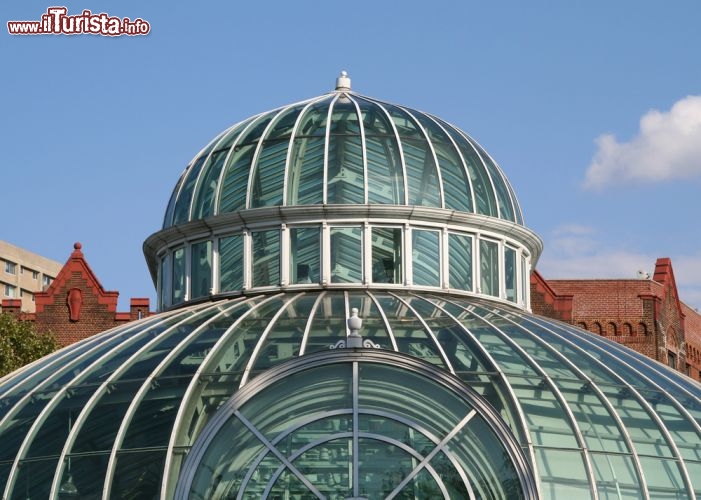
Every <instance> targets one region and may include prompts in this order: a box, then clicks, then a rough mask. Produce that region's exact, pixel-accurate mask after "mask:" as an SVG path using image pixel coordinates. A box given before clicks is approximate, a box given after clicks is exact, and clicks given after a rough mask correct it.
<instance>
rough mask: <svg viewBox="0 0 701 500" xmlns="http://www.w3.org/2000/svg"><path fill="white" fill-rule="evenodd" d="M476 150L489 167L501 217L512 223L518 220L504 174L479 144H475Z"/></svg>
mask: <svg viewBox="0 0 701 500" xmlns="http://www.w3.org/2000/svg"><path fill="white" fill-rule="evenodd" d="M475 148H476V149H477V151H479V153H480V155H481V156H482V159H483V160H484V164H485V165H486V167H487V171H488V172H489V175H490V176H491V177H492V182H493V184H494V187H495V189H496V192H497V200H498V202H499V217H500V218H502V219H506V220H510V221H512V222H513V221H515V220H516V219H515V217H514V207H513V205H512V203H511V202H512V200H511V197H510V196H509V195H510V192H509V191H508V190H507V189H506V184H505V183H506V181H505V179H504V176H503V174H502V173H501V171H500V170H499V167H497V166H496V165H495V164H494V162H493V161H492V159H491V158H490V157H489V155H488V154H487V153H486V152H485V150H484V149H482V148H481V147H480V145H479V144H477V143H475Z"/></svg>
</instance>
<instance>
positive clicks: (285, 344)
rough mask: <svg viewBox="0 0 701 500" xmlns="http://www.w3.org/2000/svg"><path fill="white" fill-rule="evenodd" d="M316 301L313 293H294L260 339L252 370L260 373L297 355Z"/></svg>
mask: <svg viewBox="0 0 701 500" xmlns="http://www.w3.org/2000/svg"><path fill="white" fill-rule="evenodd" d="M315 302H316V297H315V296H313V295H296V296H295V299H294V300H292V301H290V302H289V303H288V304H287V305H286V306H285V310H284V311H283V312H282V314H280V316H278V318H277V320H276V321H275V324H273V325H272V326H271V328H270V331H269V332H268V335H267V336H266V337H265V340H264V341H262V344H261V347H260V350H259V351H258V356H257V357H256V359H255V361H254V363H253V372H254V374H256V373H261V372H263V371H265V370H267V369H268V368H270V367H272V366H274V365H276V364H278V363H281V362H283V361H285V360H287V359H290V358H293V357H296V356H299V351H300V346H301V344H302V336H303V335H304V327H305V326H306V322H307V318H308V317H309V315H310V314H311V311H312V307H313V306H314V303H315Z"/></svg>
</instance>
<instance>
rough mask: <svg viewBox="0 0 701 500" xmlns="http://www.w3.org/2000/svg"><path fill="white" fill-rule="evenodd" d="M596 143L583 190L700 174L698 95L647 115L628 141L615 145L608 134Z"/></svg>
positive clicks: (614, 140)
mask: <svg viewBox="0 0 701 500" xmlns="http://www.w3.org/2000/svg"><path fill="white" fill-rule="evenodd" d="M595 142H596V144H597V146H598V150H597V152H596V154H595V155H594V159H593V160H592V162H591V164H590V165H589V167H588V169H587V172H586V179H585V182H584V187H585V188H602V187H604V186H607V185H610V184H620V183H624V182H637V183H648V182H657V181H663V180H670V179H684V178H690V177H693V176H696V175H701V96H688V97H686V98H684V99H682V100H680V101H677V102H676V103H675V104H674V105H673V106H672V109H671V110H669V111H668V112H660V111H657V110H652V111H649V112H647V113H646V114H645V115H644V116H643V117H642V118H641V119H640V130H639V132H638V135H637V136H635V137H634V138H633V139H632V140H630V141H629V142H618V141H617V140H616V138H615V137H614V136H613V135H611V134H605V135H601V136H599V137H598V138H597V139H596V141H595Z"/></svg>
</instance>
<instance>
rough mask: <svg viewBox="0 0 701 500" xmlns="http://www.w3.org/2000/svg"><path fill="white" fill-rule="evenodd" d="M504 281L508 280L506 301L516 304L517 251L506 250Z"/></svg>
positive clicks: (507, 248) (506, 248)
mask: <svg viewBox="0 0 701 500" xmlns="http://www.w3.org/2000/svg"><path fill="white" fill-rule="evenodd" d="M504 279H505V280H506V300H510V301H511V302H516V283H517V278H516V250H514V249H513V248H509V247H505V248H504Z"/></svg>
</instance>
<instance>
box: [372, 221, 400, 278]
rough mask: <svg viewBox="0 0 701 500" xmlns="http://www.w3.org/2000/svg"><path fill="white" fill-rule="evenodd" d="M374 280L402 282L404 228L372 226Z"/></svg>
mask: <svg viewBox="0 0 701 500" xmlns="http://www.w3.org/2000/svg"><path fill="white" fill-rule="evenodd" d="M372 281H373V282H374V283H402V230H401V229H400V228H391V227H373V228H372Z"/></svg>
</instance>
